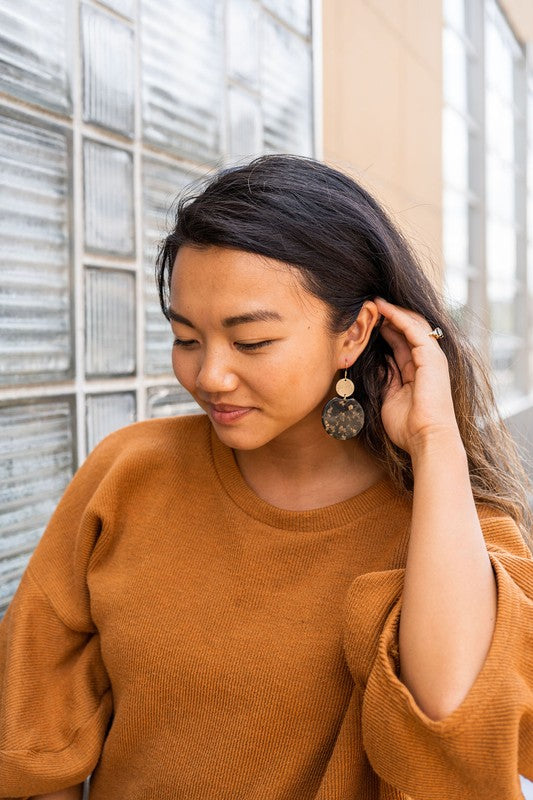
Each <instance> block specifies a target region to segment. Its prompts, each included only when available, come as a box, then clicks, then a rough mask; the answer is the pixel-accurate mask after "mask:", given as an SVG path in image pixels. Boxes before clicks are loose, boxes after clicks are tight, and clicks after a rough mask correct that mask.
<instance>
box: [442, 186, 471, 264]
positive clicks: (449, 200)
mask: <svg viewBox="0 0 533 800" xmlns="http://www.w3.org/2000/svg"><path fill="white" fill-rule="evenodd" d="M468 211H469V210H468V200H467V198H466V195H464V194H463V193H462V192H454V191H453V190H452V189H448V188H445V189H444V193H443V212H444V213H443V215H442V226H443V230H442V234H443V250H444V261H445V263H446V266H447V267H450V268H453V267H455V268H458V267H459V268H462V269H464V270H466V268H467V266H468Z"/></svg>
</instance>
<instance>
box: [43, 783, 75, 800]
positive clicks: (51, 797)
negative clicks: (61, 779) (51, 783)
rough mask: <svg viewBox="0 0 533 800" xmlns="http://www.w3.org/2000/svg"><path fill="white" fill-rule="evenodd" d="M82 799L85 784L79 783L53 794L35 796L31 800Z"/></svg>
mask: <svg viewBox="0 0 533 800" xmlns="http://www.w3.org/2000/svg"><path fill="white" fill-rule="evenodd" d="M82 797H83V783H78V784H77V785H76V786H69V788H68V789H60V790H59V791H58V792H52V793H51V794H36V795H33V796H32V797H31V798H30V800H82Z"/></svg>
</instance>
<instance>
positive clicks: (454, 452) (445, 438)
mask: <svg viewBox="0 0 533 800" xmlns="http://www.w3.org/2000/svg"><path fill="white" fill-rule="evenodd" d="M410 455H411V461H412V464H413V469H416V467H417V466H418V465H419V464H420V463H421V462H423V461H425V460H427V459H429V458H431V459H433V460H435V459H437V460H438V461H439V463H440V465H441V466H442V469H447V468H448V466H451V464H450V465H449V464H448V462H449V460H452V459H457V458H461V459H464V461H465V462H466V463H467V462H468V459H467V455H466V450H465V447H464V444H463V440H462V439H461V434H460V433H459V429H458V428H457V427H456V428H442V429H440V430H436V431H431V432H430V433H427V434H425V435H424V436H421V437H420V438H419V439H418V440H417V441H416V443H415V445H414V446H413V448H412V449H411V452H410Z"/></svg>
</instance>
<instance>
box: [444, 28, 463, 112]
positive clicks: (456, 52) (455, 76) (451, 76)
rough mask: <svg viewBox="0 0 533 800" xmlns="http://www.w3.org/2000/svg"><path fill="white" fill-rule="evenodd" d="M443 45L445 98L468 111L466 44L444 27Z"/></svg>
mask: <svg viewBox="0 0 533 800" xmlns="http://www.w3.org/2000/svg"><path fill="white" fill-rule="evenodd" d="M442 47H443V82H444V99H445V101H446V102H447V103H451V104H452V105H454V106H455V107H456V108H459V109H461V110H462V111H464V112H465V113H466V112H467V111H468V99H467V54H466V49H465V45H464V44H463V42H462V41H461V39H460V38H459V36H457V34H456V33H455V32H454V31H451V30H450V29H449V28H444V31H443V34H442Z"/></svg>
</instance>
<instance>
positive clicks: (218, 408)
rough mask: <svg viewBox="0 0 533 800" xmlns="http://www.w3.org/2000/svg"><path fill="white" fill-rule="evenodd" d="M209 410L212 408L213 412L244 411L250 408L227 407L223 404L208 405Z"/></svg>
mask: <svg viewBox="0 0 533 800" xmlns="http://www.w3.org/2000/svg"><path fill="white" fill-rule="evenodd" d="M210 406H211V408H214V409H215V411H244V410H245V409H248V408H250V406H229V405H226V404H224V403H217V404H216V405H215V404H214V403H210Z"/></svg>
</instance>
